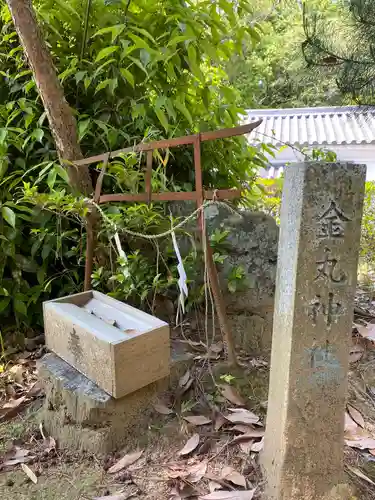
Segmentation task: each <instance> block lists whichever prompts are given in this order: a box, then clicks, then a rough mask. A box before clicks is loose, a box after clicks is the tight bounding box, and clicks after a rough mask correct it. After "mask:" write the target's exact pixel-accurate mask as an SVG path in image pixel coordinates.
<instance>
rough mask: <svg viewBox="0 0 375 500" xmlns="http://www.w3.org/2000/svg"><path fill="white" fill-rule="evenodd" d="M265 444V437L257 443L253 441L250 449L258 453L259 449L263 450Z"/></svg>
mask: <svg viewBox="0 0 375 500" xmlns="http://www.w3.org/2000/svg"><path fill="white" fill-rule="evenodd" d="M263 446H264V438H262V439H261V440H260V441H257V442H256V443H253V445H252V446H251V448H250V450H251V451H254V452H256V453H258V452H259V451H262V450H263Z"/></svg>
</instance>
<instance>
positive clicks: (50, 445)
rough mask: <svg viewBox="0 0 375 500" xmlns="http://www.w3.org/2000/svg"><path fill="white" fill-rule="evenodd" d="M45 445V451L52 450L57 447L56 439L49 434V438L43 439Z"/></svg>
mask: <svg viewBox="0 0 375 500" xmlns="http://www.w3.org/2000/svg"><path fill="white" fill-rule="evenodd" d="M43 446H44V451H45V452H47V453H50V452H51V451H52V450H55V449H56V441H55V440H54V439H53V437H52V436H49V437H48V438H45V439H43Z"/></svg>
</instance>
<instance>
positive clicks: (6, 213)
mask: <svg viewBox="0 0 375 500" xmlns="http://www.w3.org/2000/svg"><path fill="white" fill-rule="evenodd" d="M1 215H2V216H3V219H4V220H5V221H6V222H7V223H8V224H9V225H10V226H12V227H16V214H15V213H14V212H13V210H12V209H11V208H9V207H6V206H2V208H1Z"/></svg>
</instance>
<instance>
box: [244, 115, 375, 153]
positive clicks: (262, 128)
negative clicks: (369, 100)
mask: <svg viewBox="0 0 375 500" xmlns="http://www.w3.org/2000/svg"><path fill="white" fill-rule="evenodd" d="M246 113H247V115H246V117H245V120H244V121H245V122H246V123H249V122H251V121H256V120H259V118H262V120H263V122H262V123H261V125H259V127H257V128H256V129H255V130H254V131H253V132H252V133H251V134H249V140H250V142H252V141H253V140H254V139H255V138H256V139H257V140H260V141H262V142H268V143H269V142H271V143H272V144H273V145H275V146H281V145H283V144H285V143H289V144H296V145H299V146H313V145H331V144H332V145H334V144H371V143H375V109H374V110H373V109H368V108H365V109H364V108H363V109H361V108H358V107H337V108H295V109H292V108H291V109H258V110H248V111H247V112H246Z"/></svg>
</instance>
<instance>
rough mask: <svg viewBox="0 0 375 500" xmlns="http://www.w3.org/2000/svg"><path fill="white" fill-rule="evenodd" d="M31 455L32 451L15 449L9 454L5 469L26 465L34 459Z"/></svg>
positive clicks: (4, 463)
mask: <svg viewBox="0 0 375 500" xmlns="http://www.w3.org/2000/svg"><path fill="white" fill-rule="evenodd" d="M30 453H31V452H30V450H26V449H24V448H19V447H15V448H14V450H12V451H11V452H10V453H9V454H7V459H6V460H5V461H4V462H3V465H4V466H5V467H12V466H14V465H18V464H23V463H26V462H28V461H29V460H31V459H32V458H34V457H31V456H29V455H30Z"/></svg>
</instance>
